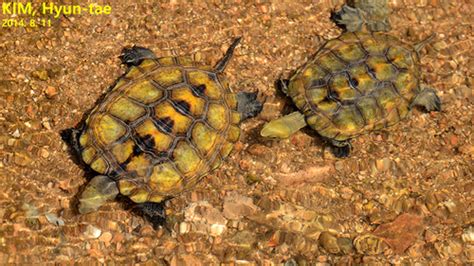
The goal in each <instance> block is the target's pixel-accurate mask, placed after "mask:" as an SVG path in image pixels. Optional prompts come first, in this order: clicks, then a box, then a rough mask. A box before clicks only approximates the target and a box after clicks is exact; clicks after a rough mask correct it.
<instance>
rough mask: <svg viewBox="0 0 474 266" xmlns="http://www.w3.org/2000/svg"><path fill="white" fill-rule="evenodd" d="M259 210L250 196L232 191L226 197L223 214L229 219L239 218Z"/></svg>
mask: <svg viewBox="0 0 474 266" xmlns="http://www.w3.org/2000/svg"><path fill="white" fill-rule="evenodd" d="M257 210H258V207H257V206H255V204H253V200H252V199H251V198H249V197H246V196H242V195H239V194H237V193H236V192H231V193H229V195H227V196H226V197H225V198H224V208H223V212H222V214H223V215H224V217H225V218H227V219H234V220H237V219H239V218H241V217H244V216H247V215H251V214H253V213H254V212H256V211H257Z"/></svg>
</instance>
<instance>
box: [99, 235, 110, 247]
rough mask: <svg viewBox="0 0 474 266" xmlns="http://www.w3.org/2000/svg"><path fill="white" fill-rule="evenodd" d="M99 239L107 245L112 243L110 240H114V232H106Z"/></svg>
mask: <svg viewBox="0 0 474 266" xmlns="http://www.w3.org/2000/svg"><path fill="white" fill-rule="evenodd" d="M99 240H100V241H102V242H104V243H105V245H106V246H108V245H109V244H110V241H112V233H110V232H104V233H103V234H102V235H101V236H100V237H99Z"/></svg>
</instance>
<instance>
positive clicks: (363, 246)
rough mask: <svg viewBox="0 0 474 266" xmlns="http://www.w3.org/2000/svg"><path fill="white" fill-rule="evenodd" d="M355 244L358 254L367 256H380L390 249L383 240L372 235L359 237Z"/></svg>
mask: <svg viewBox="0 0 474 266" xmlns="http://www.w3.org/2000/svg"><path fill="white" fill-rule="evenodd" d="M353 243H354V247H355V248H356V250H357V252H358V253H360V254H365V255H378V254H381V253H383V252H384V251H385V250H386V249H387V248H388V246H387V244H386V243H385V242H384V241H383V239H381V238H379V237H377V236H374V235H371V234H365V235H360V236H357V237H356V238H355V239H354V242H353Z"/></svg>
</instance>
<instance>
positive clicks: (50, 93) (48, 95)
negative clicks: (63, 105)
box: [44, 86, 58, 99]
mask: <svg viewBox="0 0 474 266" xmlns="http://www.w3.org/2000/svg"><path fill="white" fill-rule="evenodd" d="M44 94H45V95H46V98H48V99H51V98H53V97H54V96H56V95H57V94H58V90H57V89H56V88H55V87H53V86H48V87H46V89H45V90H44Z"/></svg>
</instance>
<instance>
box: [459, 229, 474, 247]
mask: <svg viewBox="0 0 474 266" xmlns="http://www.w3.org/2000/svg"><path fill="white" fill-rule="evenodd" d="M461 239H462V241H463V242H464V243H468V244H474V226H472V225H471V226H469V227H468V228H465V229H464V230H463V233H462V235H461Z"/></svg>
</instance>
